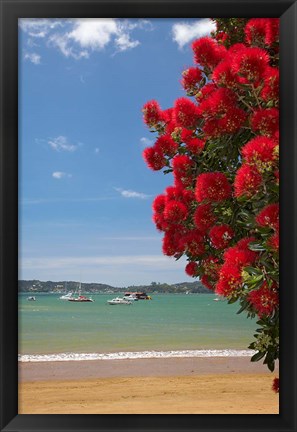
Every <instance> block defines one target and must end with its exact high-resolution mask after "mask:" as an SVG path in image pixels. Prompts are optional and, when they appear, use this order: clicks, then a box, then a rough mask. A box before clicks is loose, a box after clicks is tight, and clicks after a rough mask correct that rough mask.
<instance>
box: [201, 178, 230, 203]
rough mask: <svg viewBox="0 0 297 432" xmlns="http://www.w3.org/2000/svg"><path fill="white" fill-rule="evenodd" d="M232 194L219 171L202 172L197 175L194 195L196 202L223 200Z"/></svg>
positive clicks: (226, 181) (226, 180)
mask: <svg viewBox="0 0 297 432" xmlns="http://www.w3.org/2000/svg"><path fill="white" fill-rule="evenodd" d="M231 195H232V191H231V185H230V183H229V182H228V179H227V177H226V176H225V174H223V173H221V172H210V173H203V174H200V175H199V176H198V177H197V182H196V189H195V196H196V199H197V201H198V202H201V201H204V200H209V201H213V202H219V201H224V200H226V199H228V198H230V197H231Z"/></svg>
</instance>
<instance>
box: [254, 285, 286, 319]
mask: <svg viewBox="0 0 297 432" xmlns="http://www.w3.org/2000/svg"><path fill="white" fill-rule="evenodd" d="M247 298H248V301H249V302H250V303H251V305H252V306H253V308H254V309H255V311H256V312H257V314H258V315H259V317H262V316H269V315H271V314H272V313H273V312H274V311H275V310H276V309H277V308H278V304H279V300H278V293H277V290H276V288H275V286H274V287H271V288H269V287H268V284H267V282H264V283H263V284H262V285H261V287H260V288H259V289H257V290H253V291H251V292H250V293H249V294H248V297H247Z"/></svg>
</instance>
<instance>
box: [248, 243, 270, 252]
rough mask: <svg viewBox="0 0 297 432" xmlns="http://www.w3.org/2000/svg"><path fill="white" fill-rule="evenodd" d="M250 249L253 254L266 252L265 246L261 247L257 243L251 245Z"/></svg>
mask: <svg viewBox="0 0 297 432" xmlns="http://www.w3.org/2000/svg"><path fill="white" fill-rule="evenodd" d="M249 249H250V250H251V251H253V252H261V251H264V250H266V249H265V247H264V246H263V245H261V244H260V243H257V242H251V243H250V244H249Z"/></svg>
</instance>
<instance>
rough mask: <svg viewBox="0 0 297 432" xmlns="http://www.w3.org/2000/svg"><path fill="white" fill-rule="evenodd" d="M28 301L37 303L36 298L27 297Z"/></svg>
mask: <svg viewBox="0 0 297 432" xmlns="http://www.w3.org/2000/svg"><path fill="white" fill-rule="evenodd" d="M27 300H28V301H36V297H34V296H30V297H27Z"/></svg>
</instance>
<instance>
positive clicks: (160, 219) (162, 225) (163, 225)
mask: <svg viewBox="0 0 297 432" xmlns="http://www.w3.org/2000/svg"><path fill="white" fill-rule="evenodd" d="M152 219H153V222H154V224H155V225H156V228H157V230H158V231H166V230H167V229H168V228H169V224H168V223H167V222H166V221H165V219H164V216H163V214H161V213H154V214H153V217H152Z"/></svg>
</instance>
